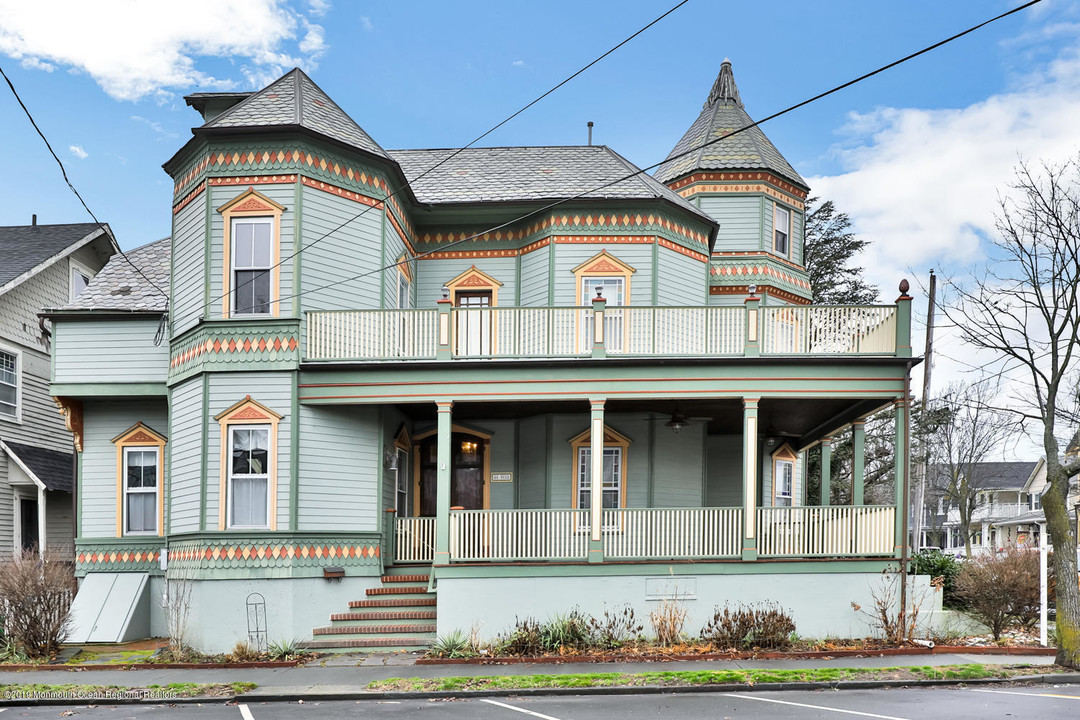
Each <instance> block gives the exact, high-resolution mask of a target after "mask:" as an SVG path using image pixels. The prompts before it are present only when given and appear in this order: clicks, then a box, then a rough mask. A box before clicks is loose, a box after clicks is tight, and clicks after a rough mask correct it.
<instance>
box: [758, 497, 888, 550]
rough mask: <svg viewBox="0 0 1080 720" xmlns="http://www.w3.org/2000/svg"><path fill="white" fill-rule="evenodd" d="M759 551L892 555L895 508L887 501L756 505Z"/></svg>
mask: <svg viewBox="0 0 1080 720" xmlns="http://www.w3.org/2000/svg"><path fill="white" fill-rule="evenodd" d="M757 512H758V516H757V536H758V555H761V556H794V557H815V556H838V555H853V556H864V555H891V554H892V552H893V545H894V534H893V532H894V526H893V523H894V522H895V517H896V509H895V508H893V507H891V506H887V505H860V506H850V505H848V506H833V507H763V508H758V511H757Z"/></svg>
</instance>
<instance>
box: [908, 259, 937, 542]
mask: <svg viewBox="0 0 1080 720" xmlns="http://www.w3.org/2000/svg"><path fill="white" fill-rule="evenodd" d="M936 293H937V276H936V275H934V271H933V269H931V270H930V291H929V293H928V295H929V297H928V299H927V307H926V352H925V353H924V357H923V385H922V407H921V408H920V409H919V421H920V422H919V425H920V426H921V427H923V428H925V427H926V425H925V423H924V422H923V421H925V420H926V406H927V405H928V404H929V403H930V371H931V370H932V369H933V366H934V363H933V352H934V300H935V294H936ZM921 445H922V447H921V451H922V454H923V457H922V462H920V463H918V464H917V465H916V466H915V512H914V513H912V516H913V517H912V522H911V530H912V532H911V534H912V538H911V547H912V550H913V551H914V552H919V550H920V549H921V548H922V531H923V519H924V518H925V516H926V509H925V504H926V480H927V475H928V473H929V469H930V468H929V465H930V454H929V453H928V452H926V439H925V437H924V438H923V441H922V443H921Z"/></svg>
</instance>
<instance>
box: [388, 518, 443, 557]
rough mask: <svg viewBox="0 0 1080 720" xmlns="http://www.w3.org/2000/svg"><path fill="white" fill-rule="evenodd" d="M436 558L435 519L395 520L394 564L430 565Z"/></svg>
mask: <svg viewBox="0 0 1080 720" xmlns="http://www.w3.org/2000/svg"><path fill="white" fill-rule="evenodd" d="M434 556H435V518H433V517H399V518H397V519H395V520H394V562H399V563H429V562H431V560H432V558H433V557H434Z"/></svg>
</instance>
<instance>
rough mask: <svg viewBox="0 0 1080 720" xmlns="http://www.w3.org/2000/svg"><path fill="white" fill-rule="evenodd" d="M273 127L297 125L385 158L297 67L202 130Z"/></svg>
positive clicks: (379, 148) (352, 121)
mask: <svg viewBox="0 0 1080 720" xmlns="http://www.w3.org/2000/svg"><path fill="white" fill-rule="evenodd" d="M277 125H284V126H295V125H299V126H301V127H304V128H307V129H308V130H312V131H314V132H317V133H319V134H320V135H325V136H326V137H329V138H331V139H333V140H337V141H339V142H343V143H345V144H347V145H351V146H353V147H356V148H360V149H361V150H366V151H367V152H370V153H372V154H374V155H378V156H379V157H384V158H385V157H387V154H386V151H384V150H383V149H382V148H381V147H379V144H378V143H377V142H375V141H374V140H373V139H372V138H371V136H370V135H368V134H367V133H366V132H364V129H363V128H361V127H360V126H359V125H357V124H356V121H354V120H353V119H352V118H351V117H349V116H348V115H347V114H346V113H345V111H343V110H342V109H341V108H339V107H338V106H337V104H336V103H335V102H334V101H333V100H331V99H330V97H329V96H328V95H327V94H326V93H324V92H323V91H322V89H321V88H320V87H319V86H318V85H316V84H315V83H314V82H313V81H312V79H311V78H309V77H308V76H307V75H306V74H305V73H304V71H303V70H301V69H300V68H293V69H292V70H290V71H289V72H287V73H285V74H284V75H282V76H281V77H280V78H278V79H277V80H275V81H274V82H272V83H270V84H269V85H267V86H266V87H265V88H263V89H262V90H260V91H259V92H257V93H254V94H253V95H251V97H249V98H247V99H245V100H243V101H242V102H240V103H238V104H236V105H234V106H233V107H231V108H229V109H228V110H226V111H225V112H223V113H221V114H220V115H218V116H217V117H215V118H214V119H213V120H211V121H210V122H208V123H206V124H205V125H203V127H204V128H247V127H273V126H277Z"/></svg>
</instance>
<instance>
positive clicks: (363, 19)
mask: <svg viewBox="0 0 1080 720" xmlns="http://www.w3.org/2000/svg"><path fill="white" fill-rule="evenodd" d="M360 27H362V28H364V29H365V30H367V31H368V32H371V31H372V30H374V29H375V26H374V25H372V24H371V18H369V17H368V16H367V15H361V16H360Z"/></svg>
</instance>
